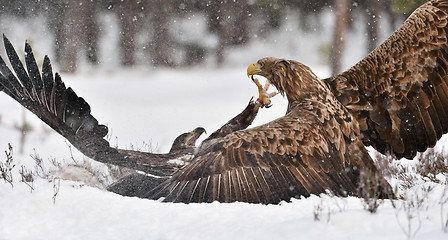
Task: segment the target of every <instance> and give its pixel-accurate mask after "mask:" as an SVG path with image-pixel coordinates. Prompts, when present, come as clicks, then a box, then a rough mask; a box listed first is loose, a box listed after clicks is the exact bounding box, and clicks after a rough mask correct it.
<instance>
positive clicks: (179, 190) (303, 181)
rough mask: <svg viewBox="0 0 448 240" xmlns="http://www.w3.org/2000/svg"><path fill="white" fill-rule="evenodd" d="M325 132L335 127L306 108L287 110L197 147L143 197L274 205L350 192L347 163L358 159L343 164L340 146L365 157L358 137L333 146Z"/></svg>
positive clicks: (353, 180) (351, 181) (352, 183)
mask: <svg viewBox="0 0 448 240" xmlns="http://www.w3.org/2000/svg"><path fill="white" fill-rule="evenodd" d="M330 131H341V130H340V128H338V127H337V125H336V124H335V125H333V127H332V126H331V125H330V124H328V125H327V124H324V123H323V122H321V121H319V120H317V118H316V117H315V116H314V115H313V114H311V113H310V112H309V111H293V112H290V113H289V114H287V115H286V116H284V117H282V118H279V119H277V120H275V121H273V122H270V123H268V124H266V125H262V126H259V127H256V128H253V129H247V130H242V131H237V132H233V133H231V134H229V135H227V136H225V137H224V138H221V139H218V140H217V142H215V143H214V144H211V145H208V146H207V147H206V148H205V149H202V150H201V151H200V152H199V153H198V154H197V155H196V157H195V159H193V161H192V163H191V164H190V165H188V166H186V167H185V168H184V169H182V171H180V172H178V173H176V174H175V175H174V176H173V177H172V178H171V179H169V180H167V181H166V182H165V183H163V184H161V185H160V186H158V187H157V188H155V189H154V190H153V191H151V192H150V193H149V194H148V197H149V198H152V199H159V198H164V200H165V201H169V202H185V203H189V202H212V201H219V202H233V201H242V202H253V203H260V202H261V203H278V202H280V201H282V200H286V201H288V200H289V199H290V198H292V197H300V196H309V195H310V194H319V193H322V192H325V190H330V191H332V192H334V193H335V194H338V195H346V194H355V193H356V182H357V181H356V173H354V172H355V170H354V168H353V165H357V167H359V168H361V167H363V163H359V162H358V163H355V160H353V161H352V162H351V163H350V162H346V161H345V157H346V156H345V154H353V153H354V152H351V153H348V152H346V151H345V149H344V150H341V149H340V148H345V147H346V145H350V146H353V147H354V148H356V149H357V150H358V151H359V153H360V154H357V156H358V158H360V159H362V158H364V160H365V161H366V162H369V160H370V161H371V159H370V158H369V156H368V154H367V152H366V151H365V149H364V147H363V145H362V143H361V141H358V145H357V144H355V143H352V144H345V142H344V144H338V143H335V142H333V141H334V139H335V138H334V135H333V134H330ZM339 134H342V133H340V132H339ZM330 135H333V137H330ZM343 141H344V140H343ZM348 141H349V140H348ZM355 146H356V147H355ZM344 152H346V153H345V154H342V153H344ZM353 159H356V157H353ZM361 161H362V160H361ZM367 164H369V163H367ZM368 167H369V168H371V167H372V166H368ZM358 170H359V169H358Z"/></svg>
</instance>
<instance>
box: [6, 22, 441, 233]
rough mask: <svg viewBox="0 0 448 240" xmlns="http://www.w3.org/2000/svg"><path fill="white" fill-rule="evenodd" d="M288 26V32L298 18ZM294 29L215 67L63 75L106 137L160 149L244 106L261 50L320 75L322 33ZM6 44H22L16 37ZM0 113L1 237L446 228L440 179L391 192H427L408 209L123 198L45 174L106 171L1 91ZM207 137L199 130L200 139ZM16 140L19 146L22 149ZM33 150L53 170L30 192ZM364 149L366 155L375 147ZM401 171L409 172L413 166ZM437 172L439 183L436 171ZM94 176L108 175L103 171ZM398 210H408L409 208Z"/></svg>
mask: <svg viewBox="0 0 448 240" xmlns="http://www.w3.org/2000/svg"><path fill="white" fill-rule="evenodd" d="M325 21H327V20H325ZM329 21H331V20H329ZM287 28H288V29H297V28H296V27H295V26H288V27H287ZM16 29H20V28H18V27H17V28H16ZM16 31H18V30H16ZM295 31H296V30H291V31H289V30H288V31H287V32H284V33H283V35H282V36H281V37H280V38H279V39H268V40H264V41H261V40H254V41H253V42H252V43H251V45H249V46H248V47H247V48H246V47H245V49H236V50H235V51H233V52H229V53H228V57H229V59H231V60H232V62H234V64H232V65H230V64H228V65H227V66H224V67H221V68H210V67H195V68H192V69H177V70H170V69H157V70H154V69H149V70H148V69H146V68H139V67H137V68H134V69H117V68H98V69H89V68H86V69H83V70H82V71H81V72H79V73H77V74H75V75H70V74H63V75H62V78H63V80H64V81H65V83H66V85H67V86H70V87H72V88H73V89H74V90H75V92H76V93H77V94H78V95H79V96H82V97H84V98H85V99H86V100H87V102H88V103H89V104H90V106H91V108H92V114H93V115H94V116H95V117H96V118H97V119H98V121H99V122H100V123H104V124H107V125H108V127H109V130H110V133H109V135H108V139H109V141H110V142H111V144H112V145H113V146H118V147H120V148H134V149H142V150H152V151H154V152H167V151H168V150H169V148H170V146H171V143H172V141H173V140H174V138H175V137H176V136H178V135H179V134H180V133H183V132H187V131H191V130H192V129H194V128H196V127H198V126H201V127H204V128H205V129H206V130H207V132H208V133H209V134H210V133H212V132H213V131H214V130H215V129H217V128H219V127H220V126H221V125H222V124H224V123H225V122H227V121H228V120H229V119H230V118H232V117H233V116H235V115H236V114H238V113H239V112H240V111H242V110H243V109H244V107H245V106H246V104H247V103H248V101H249V99H250V98H251V97H252V96H254V95H255V94H257V91H256V87H255V85H254V84H253V83H252V81H250V80H249V79H248V78H247V77H246V76H245V72H246V69H245V67H246V65H247V64H249V63H251V62H253V61H255V60H256V59H257V58H259V57H263V56H264V55H276V56H278V55H282V56H281V57H283V56H286V57H289V58H294V59H298V60H300V59H304V63H306V64H309V65H310V66H311V68H312V69H313V70H314V71H315V73H316V74H317V75H318V76H320V77H325V76H328V68H327V67H326V66H323V65H322V63H321V62H320V61H319V60H318V59H313V58H308V57H307V56H315V55H316V54H315V52H316V51H317V50H316V49H317V47H316V46H315V45H318V44H321V43H322V42H324V41H325V39H324V38H321V37H318V36H317V34H311V35H308V36H305V37H302V38H301V40H303V41H308V42H312V41H313V39H319V42H318V43H316V44H315V45H313V47H312V48H309V49H308V48H306V47H304V46H303V45H304V44H305V43H306V42H303V41H302V42H301V43H300V44H296V45H294V44H295V43H294V41H293V40H291V38H286V36H287V35H288V34H292V35H294V36H297V34H298V33H297V32H295ZM328 31H329V30H328ZM328 31H327V32H328ZM18 35H19V37H17V38H15V39H21V37H20V33H18ZM330 35H331V34H330ZM361 35H362V34H361ZM37 39H39V38H37ZM353 39H354V37H353V36H350V37H349V40H350V42H351V43H354V44H356V46H358V44H360V42H361V41H359V40H353ZM277 40H278V41H277ZM20 41H21V40H20ZM266 41H267V42H266ZM36 42H39V44H38V45H36V46H35V48H36V49H40V48H39V46H42V45H43V46H46V44H48V43H49V42H51V41H47V42H46V43H44V42H43V40H39V41H37V40H36ZM299 42H300V41H299ZM13 43H14V44H17V43H20V44H17V45H18V46H22V44H21V43H22V42H19V41H13ZM285 44H286V45H288V44H289V46H292V45H294V46H295V47H297V49H298V50H297V52H298V53H299V54H298V55H297V56H292V55H293V54H292V53H291V52H288V51H285V47H281V46H283V45H285ZM42 48H43V49H45V47H42ZM260 49H275V51H278V52H275V51H273V52H263V51H261V50H260ZM356 49H360V48H358V47H354V46H353V47H352V48H349V49H347V50H348V53H347V54H352V58H350V59H349V60H346V61H347V62H349V63H347V64H350V65H351V64H353V63H354V62H356V59H359V55H365V53H362V52H361V51H357V50H356ZM41 51H42V52H43V50H41ZM313 53H314V54H313ZM108 54H112V53H110V52H109V53H108ZM41 55H42V53H41ZM3 56H4V55H3ZM108 58H109V56H108ZM110 59H114V57H113V56H111V57H110ZM233 60H235V61H233ZM306 61H309V62H306ZM347 64H346V65H347ZM55 70H58V69H57V68H56V69H55ZM272 101H273V102H272V103H273V107H271V108H269V109H262V110H261V111H260V113H259V115H258V117H257V119H256V120H255V122H254V125H260V124H263V123H266V122H268V121H270V120H273V119H275V118H277V117H280V116H282V115H283V114H284V112H285V111H286V100H285V99H283V98H282V97H281V96H277V97H275V98H273V99H272ZM0 116H1V118H0V136H1V137H0V150H2V151H3V150H7V148H8V143H10V144H11V145H12V146H13V147H14V153H13V158H14V163H15V164H16V166H15V168H14V169H13V174H14V182H13V185H14V186H13V187H12V186H11V185H10V184H8V183H6V182H3V181H0V239H336V240H338V239H406V238H415V239H447V237H448V233H447V230H446V229H445V232H444V231H443V227H442V222H443V221H447V219H448V203H445V204H441V201H442V200H443V197H444V195H443V191H444V190H445V191H446V189H447V187H446V185H443V184H436V183H431V182H425V181H418V182H419V184H417V185H416V186H414V187H413V188H411V189H410V190H408V191H407V192H404V191H403V190H400V191H399V192H400V193H401V194H403V195H404V196H413V195H416V196H418V197H419V198H421V199H424V201H423V203H421V205H419V206H416V207H414V208H406V206H405V205H404V204H405V203H407V202H409V201H404V200H394V204H395V207H394V206H393V205H392V202H391V201H390V200H385V201H384V202H382V204H381V205H380V206H379V208H378V210H377V212H376V213H373V214H372V213H369V212H368V211H366V210H365V209H364V204H363V201H362V200H361V199H358V198H354V197H348V198H338V197H332V196H329V195H325V194H323V195H321V196H314V195H313V196H311V197H309V198H306V199H293V200H292V201H291V202H289V203H286V202H283V203H281V204H280V205H260V204H247V203H230V204H222V203H216V202H215V203H211V204H188V205H186V204H173V203H161V202H158V201H153V200H147V199H138V198H133V197H122V196H119V195H116V194H113V193H110V192H107V191H105V190H102V189H99V188H96V187H90V186H89V185H91V184H89V183H88V182H87V180H84V182H83V181H71V180H58V178H56V179H53V178H54V177H55V176H58V177H59V178H66V177H67V176H66V175H67V171H66V172H65V173H61V172H58V171H56V170H55V169H56V167H55V166H54V165H52V164H51V163H50V160H51V159H55V160H56V161H57V162H60V163H61V164H62V165H71V164H74V163H81V162H83V161H86V162H88V163H89V164H91V165H92V168H93V169H95V170H97V171H99V172H107V168H106V167H105V166H104V165H102V164H100V163H96V162H94V161H91V160H89V159H87V158H86V157H84V156H82V155H81V154H80V153H79V152H77V151H76V150H75V149H72V148H70V147H69V144H68V143H67V142H66V141H65V140H64V139H63V138H62V137H60V136H59V135H57V134H56V133H54V132H53V131H52V130H51V129H49V128H48V127H46V126H45V125H44V124H43V123H42V122H41V121H40V120H39V119H37V118H36V117H34V116H33V115H32V114H29V113H27V112H26V113H24V110H23V107H21V106H20V105H19V104H17V103H16V102H14V101H13V100H11V99H10V98H9V97H7V96H6V95H5V94H0ZM23 116H26V121H27V122H29V123H30V124H31V126H32V130H31V131H30V132H28V134H27V135H26V140H25V144H24V145H23V146H22V147H21V144H20V137H21V133H20V132H19V131H18V130H17V128H16V127H17V126H19V125H21V124H22V117H23ZM204 138H205V136H203V137H201V138H200V139H199V142H200V141H201V140H202V139H204ZM446 145H447V144H446V136H445V137H444V138H443V139H442V140H441V141H440V142H439V144H438V145H437V146H436V151H437V152H442V153H445V154H446V149H445V148H446ZM21 148H23V153H20V149H21ZM35 155H39V156H40V157H41V158H42V159H43V160H44V163H43V165H44V167H45V169H46V171H47V172H48V173H49V174H50V175H51V176H50V177H49V178H48V179H50V180H47V179H43V178H38V177H36V178H35V181H34V183H33V189H34V190H32V191H31V189H30V187H29V186H27V185H25V184H24V183H23V182H21V181H20V174H19V169H20V166H22V165H23V166H25V167H26V168H27V169H30V170H34V169H35V166H36V163H35V161H34V160H33V157H32V156H35ZM372 155H375V154H374V152H373V150H372ZM5 160H6V155H4V154H3V155H0V162H4V161H5ZM415 162H416V160H413V161H407V160H402V161H399V162H397V163H396V164H401V165H404V166H407V165H409V166H412V165H414V164H415ZM409 169H411V168H409ZM73 171H75V172H76V170H74V169H70V171H68V172H69V173H70V174H73ZM410 171H412V170H410ZM78 173H79V172H78ZM84 173H85V172H83V174H84ZM409 174H411V175H412V172H411V173H409ZM63 175H65V177H63ZM87 175H88V174H87ZM441 179H442V180H445V181H446V179H444V178H443V176H442V177H441ZM102 180H103V181H105V182H109V183H110V182H111V181H112V179H110V178H108V177H105V179H102ZM391 182H392V183H393V184H395V183H397V182H398V180H396V179H391ZM428 187H432V188H433V190H431V191H430V192H429V193H428V194H426V191H425V190H424V189H427V188H428ZM445 198H446V197H445ZM442 207H444V208H442ZM406 209H410V210H406ZM406 213H409V214H411V217H407V216H406ZM316 218H318V219H319V220H316ZM409 223H410V226H411V227H410V228H408V226H409ZM419 225H420V226H419Z"/></svg>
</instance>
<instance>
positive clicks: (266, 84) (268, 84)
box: [263, 80, 271, 91]
mask: <svg viewBox="0 0 448 240" xmlns="http://www.w3.org/2000/svg"><path fill="white" fill-rule="evenodd" d="M270 85H271V83H270V82H269V80H266V83H265V84H264V88H263V90H265V91H267V90H268V89H269V86H270Z"/></svg>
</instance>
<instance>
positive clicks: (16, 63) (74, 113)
mask: <svg viewBox="0 0 448 240" xmlns="http://www.w3.org/2000/svg"><path fill="white" fill-rule="evenodd" d="M4 44H5V48H6V52H7V55H8V58H9V61H10V63H11V66H12V68H13V69H14V72H15V74H13V72H12V71H11V70H10V69H9V68H8V66H7V65H6V63H5V61H4V60H3V59H2V58H1V57H0V72H1V74H0V90H2V91H4V92H5V93H6V94H8V95H9V96H11V97H12V98H14V99H15V100H16V101H17V102H19V103H20V104H21V105H23V106H24V107H25V108H27V109H28V110H30V111H31V112H32V113H34V114H35V115H36V116H38V117H39V118H40V119H42V120H43V121H44V122H45V123H46V124H48V125H49V126H50V127H51V128H53V129H54V130H55V131H56V132H58V133H59V134H61V135H62V136H64V137H65V138H66V139H67V140H68V141H69V142H70V143H72V144H73V146H75V147H76V148H77V149H79V150H80V151H81V152H82V153H83V154H85V155H86V156H88V157H90V158H92V159H94V160H96V161H99V162H103V163H109V164H114V165H118V166H123V167H128V168H132V169H136V170H141V171H144V172H147V173H151V174H156V175H159V176H166V175H172V173H173V172H174V171H176V170H177V169H178V168H179V166H177V165H176V163H175V162H173V163H171V161H170V163H169V164H167V161H169V160H170V159H172V158H173V156H172V155H170V154H151V153H146V152H137V151H131V150H121V149H116V148H112V147H110V145H109V142H108V141H106V140H105V139H104V137H105V136H106V134H107V132H108V129H107V127H106V126H104V125H101V124H98V121H97V120H96V119H95V117H93V116H92V115H91V113H90V106H89V104H88V103H87V102H86V101H85V100H84V99H83V98H81V97H78V96H77V95H76V93H75V92H74V91H73V90H72V89H71V88H66V87H65V85H64V82H62V80H61V77H60V76H59V74H57V73H56V74H55V75H53V72H52V68H51V64H50V60H49V58H48V57H47V56H45V58H44V62H43V66H42V74H41V73H40V71H39V68H38V66H37V64H36V61H35V59H34V56H33V52H32V50H31V47H30V45H29V44H27V43H26V44H25V53H26V54H25V63H26V68H25V66H24V65H23V63H22V62H21V61H20V59H19V57H18V55H17V53H16V51H15V50H14V47H13V46H12V44H11V43H10V42H9V40H8V39H7V38H6V37H4ZM16 76H17V77H16Z"/></svg>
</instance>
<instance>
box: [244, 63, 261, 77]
mask: <svg viewBox="0 0 448 240" xmlns="http://www.w3.org/2000/svg"><path fill="white" fill-rule="evenodd" d="M259 73H261V65H260V64H258V63H257V62H254V63H252V64H251V65H249V67H247V77H249V76H251V78H252V81H254V75H256V74H259Z"/></svg>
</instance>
